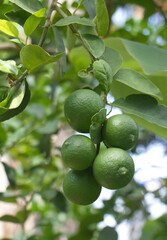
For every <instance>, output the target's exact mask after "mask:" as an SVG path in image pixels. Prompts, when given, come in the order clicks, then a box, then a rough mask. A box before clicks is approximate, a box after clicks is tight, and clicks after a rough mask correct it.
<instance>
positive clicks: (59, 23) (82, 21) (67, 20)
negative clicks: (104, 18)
mask: <svg viewBox="0 0 167 240" xmlns="http://www.w3.org/2000/svg"><path fill="white" fill-rule="evenodd" d="M75 23H76V24H81V25H84V26H90V27H94V26H95V24H94V23H93V22H92V21H91V20H90V19H88V18H84V17H79V16H68V17H65V18H63V19H60V20H59V21H57V22H56V24H55V26H57V27H62V26H68V25H70V24H75Z"/></svg>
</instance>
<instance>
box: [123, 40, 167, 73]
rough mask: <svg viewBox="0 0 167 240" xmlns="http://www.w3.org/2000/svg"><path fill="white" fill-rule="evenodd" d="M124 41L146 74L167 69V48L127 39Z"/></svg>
mask: <svg viewBox="0 0 167 240" xmlns="http://www.w3.org/2000/svg"><path fill="white" fill-rule="evenodd" d="M122 42H123V44H124V46H125V47H126V50H127V51H128V53H129V54H130V55H131V56H132V57H133V58H134V59H135V60H136V61H137V62H138V63H139V64H140V65H141V67H142V69H143V71H144V72H145V73H146V74H148V75H149V74H153V73H156V72H160V71H166V70H167V50H165V49H162V48H158V47H155V46H151V45H146V44H141V43H138V42H133V41H130V40H125V39H122Z"/></svg>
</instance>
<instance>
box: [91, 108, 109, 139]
mask: <svg viewBox="0 0 167 240" xmlns="http://www.w3.org/2000/svg"><path fill="white" fill-rule="evenodd" d="M105 120H106V109H105V108H102V109H101V110H100V111H99V112H98V113H96V114H95V115H94V116H93V117H92V119H91V126H90V137H91V139H92V142H93V143H95V144H98V143H100V142H101V129H102V124H103V123H104V121H105Z"/></svg>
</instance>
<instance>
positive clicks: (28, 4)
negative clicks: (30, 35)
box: [9, 0, 43, 13]
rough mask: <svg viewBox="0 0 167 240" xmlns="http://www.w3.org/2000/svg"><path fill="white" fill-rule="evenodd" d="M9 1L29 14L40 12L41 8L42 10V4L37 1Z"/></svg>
mask: <svg viewBox="0 0 167 240" xmlns="http://www.w3.org/2000/svg"><path fill="white" fill-rule="evenodd" d="M9 1H10V2H12V3H14V4H16V5H17V6H19V7H20V8H22V9H24V10H25V11H27V12H30V13H34V12H36V11H38V10H40V9H41V8H43V6H42V4H41V3H40V2H39V1H34V0H28V1H23V0H9Z"/></svg>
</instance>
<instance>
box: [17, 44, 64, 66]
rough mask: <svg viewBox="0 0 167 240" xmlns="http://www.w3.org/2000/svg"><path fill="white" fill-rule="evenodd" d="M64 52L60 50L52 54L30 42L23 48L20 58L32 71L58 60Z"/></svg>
mask: <svg viewBox="0 0 167 240" xmlns="http://www.w3.org/2000/svg"><path fill="white" fill-rule="evenodd" d="M63 54H64V52H60V53H57V54H56V55H54V56H51V55H49V54H48V53H47V52H46V51H45V50H43V49H42V48H41V47H39V46H37V45H32V44H30V45H27V46H25V47H23V48H22V49H21V51H20V58H21V61H22V63H23V64H24V66H25V67H26V68H27V69H29V70H31V71H32V70H33V69H35V68H37V67H40V66H42V65H45V64H48V63H51V62H56V61H57V60H58V59H59V58H60V57H61V56H63Z"/></svg>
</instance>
